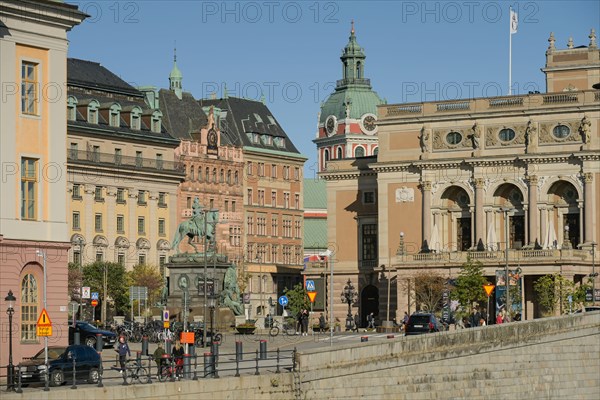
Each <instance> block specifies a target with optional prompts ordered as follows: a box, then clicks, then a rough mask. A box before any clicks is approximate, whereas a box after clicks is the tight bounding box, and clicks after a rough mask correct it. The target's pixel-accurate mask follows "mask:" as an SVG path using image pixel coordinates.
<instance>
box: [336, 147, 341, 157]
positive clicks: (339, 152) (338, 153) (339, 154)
mask: <svg viewBox="0 0 600 400" xmlns="http://www.w3.org/2000/svg"><path fill="white" fill-rule="evenodd" d="M337 158H338V160H341V159H342V148H341V147H338V149H337Z"/></svg>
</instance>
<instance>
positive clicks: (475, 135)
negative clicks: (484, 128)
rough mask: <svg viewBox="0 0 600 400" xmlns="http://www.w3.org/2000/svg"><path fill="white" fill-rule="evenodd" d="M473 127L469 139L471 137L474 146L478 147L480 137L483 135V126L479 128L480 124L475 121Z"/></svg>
mask: <svg viewBox="0 0 600 400" xmlns="http://www.w3.org/2000/svg"><path fill="white" fill-rule="evenodd" d="M471 129H472V130H473V133H471V134H470V135H469V139H471V141H472V142H473V148H474V149H478V148H479V138H480V137H481V128H479V125H477V122H475V124H474V125H473V127H472V128H471Z"/></svg>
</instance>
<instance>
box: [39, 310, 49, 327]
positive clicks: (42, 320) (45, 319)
mask: <svg viewBox="0 0 600 400" xmlns="http://www.w3.org/2000/svg"><path fill="white" fill-rule="evenodd" d="M37 326H42V327H52V321H50V316H49V315H48V312H47V311H46V309H45V308H42V312H41V313H40V316H39V318H38V320H37Z"/></svg>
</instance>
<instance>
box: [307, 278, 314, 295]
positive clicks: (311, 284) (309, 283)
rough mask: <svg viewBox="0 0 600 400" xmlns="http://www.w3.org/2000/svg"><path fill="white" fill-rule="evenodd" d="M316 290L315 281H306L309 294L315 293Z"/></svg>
mask: <svg viewBox="0 0 600 400" xmlns="http://www.w3.org/2000/svg"><path fill="white" fill-rule="evenodd" d="M315 290H316V289H315V281H313V280H312V279H309V280H307V281H306V291H307V292H314V291H315Z"/></svg>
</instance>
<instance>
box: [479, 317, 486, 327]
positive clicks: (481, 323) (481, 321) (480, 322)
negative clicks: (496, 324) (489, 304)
mask: <svg viewBox="0 0 600 400" xmlns="http://www.w3.org/2000/svg"><path fill="white" fill-rule="evenodd" d="M479 326H485V319H483V318H481V319H480V320H479Z"/></svg>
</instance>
